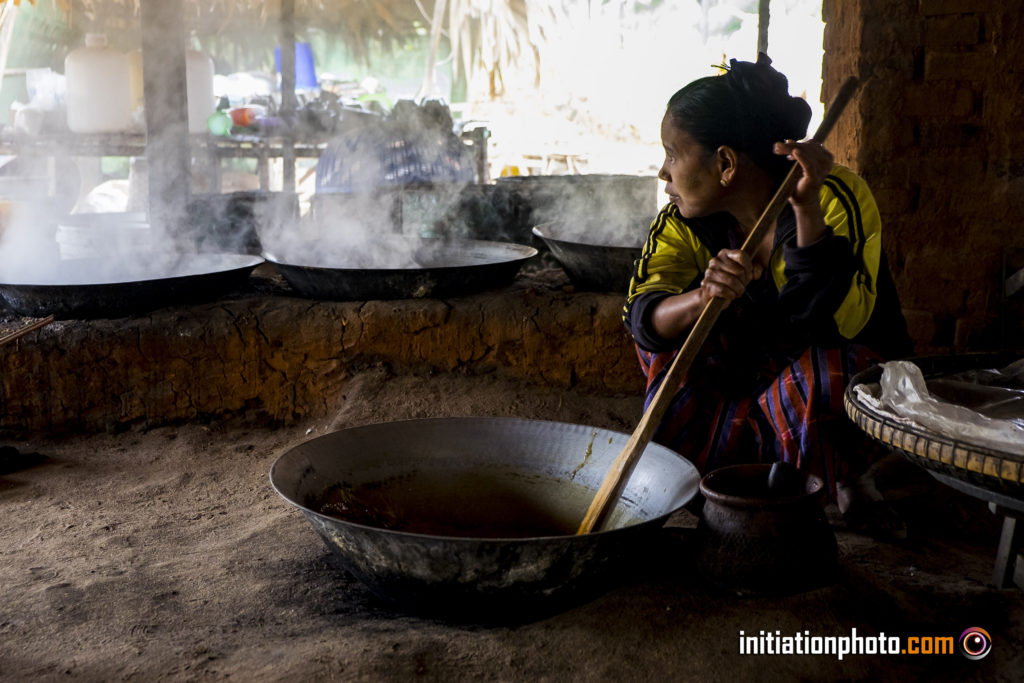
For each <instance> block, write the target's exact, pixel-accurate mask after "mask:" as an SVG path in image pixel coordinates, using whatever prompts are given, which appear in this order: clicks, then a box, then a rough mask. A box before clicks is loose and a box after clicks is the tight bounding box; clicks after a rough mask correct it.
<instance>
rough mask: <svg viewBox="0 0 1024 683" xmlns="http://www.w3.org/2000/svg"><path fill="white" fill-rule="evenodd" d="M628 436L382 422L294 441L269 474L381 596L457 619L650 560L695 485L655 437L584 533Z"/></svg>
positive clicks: (578, 589) (539, 609)
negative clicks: (582, 526) (593, 528)
mask: <svg viewBox="0 0 1024 683" xmlns="http://www.w3.org/2000/svg"><path fill="white" fill-rule="evenodd" d="M628 439H629V435H628V434H622V433H619V432H613V431H609V430H606V429H598V428H596V427H588V426H585V425H576V424H568V423H561V422H547V421H540V420H520V419H510V418H472V417H471V418H431V419H422V420H407V421H400V422H388V423H379V424H373V425H365V426H361V427H353V428H350V429H345V430H341V431H338V432H333V433H330V434H326V435H323V436H320V437H316V438H314V439H311V440H309V441H307V442H305V443H303V444H300V445H299V446H296V447H295V448H292V449H290V450H289V451H287V452H286V453H284V454H283V455H281V457H280V458H278V460H277V462H275V463H274V466H273V468H272V469H271V471H270V482H271V484H272V485H273V487H274V488H275V489H276V490H277V492H278V493H279V494H280V495H281V496H282V497H283V498H284V499H285V500H286V501H288V502H289V503H291V504H292V505H294V506H296V507H298V508H299V509H300V510H301V511H302V512H303V514H304V515H305V517H306V519H307V520H308V521H309V522H310V524H311V525H312V526H313V528H314V529H315V530H316V532H317V534H319V536H320V537H321V539H322V540H323V541H324V542H325V543H326V544H327V547H328V548H330V550H331V551H332V552H333V553H334V554H335V555H336V556H337V558H338V559H339V560H340V562H341V563H342V564H343V565H344V566H345V568H346V569H348V570H349V571H350V572H351V573H352V574H353V575H355V576H356V577H357V578H358V579H359V580H360V581H362V582H363V583H364V584H365V585H366V586H367V587H368V588H369V589H370V590H371V591H373V593H375V594H376V595H377V596H378V597H379V598H381V599H382V600H384V601H386V602H387V603H389V604H391V605H393V606H395V607H399V608H401V609H406V610H410V611H415V612H425V613H429V614H432V615H434V616H438V617H451V618H457V619H471V620H478V619H480V620H495V619H497V620H501V619H504V618H513V617H516V618H518V617H520V616H527V617H529V616H535V615H537V614H539V613H543V612H547V611H549V610H555V609H564V608H566V607H567V606H571V605H572V604H577V603H578V602H579V601H582V600H584V599H588V598H592V597H595V596H596V595H597V594H599V593H600V592H601V591H603V590H606V589H608V588H610V587H611V586H612V585H614V584H615V583H616V582H617V581H620V580H622V578H624V574H623V572H625V571H627V570H628V569H630V568H636V567H639V566H643V565H644V560H642V559H641V557H642V556H643V555H644V554H645V553H647V552H650V551H651V550H652V549H653V548H655V547H657V546H658V541H659V538H660V533H659V529H660V527H662V526H663V525H664V523H665V522H666V520H667V519H668V517H669V516H670V515H671V514H672V513H673V512H675V511H677V510H679V509H680V508H681V507H682V506H684V505H685V504H686V503H688V502H689V501H690V500H691V498H692V497H693V496H694V495H695V494H696V492H697V486H698V483H699V479H700V477H699V475H698V474H697V470H696V468H694V466H693V465H692V464H691V463H690V462H689V461H688V460H685V459H684V458H683V457H682V456H680V455H678V454H677V453H675V452H674V451H671V450H669V449H668V448H665V447H664V446H660V445H658V444H651V445H649V446H648V447H647V450H646V452H645V453H644V457H643V458H642V459H641V460H640V461H639V463H638V464H637V467H636V470H635V471H634V472H633V474H632V476H631V477H630V480H629V483H628V484H627V485H626V487H625V490H624V492H623V494H622V496H621V498H620V499H619V501H618V504H617V506H616V508H615V510H613V511H612V512H611V514H610V515H609V517H608V521H607V524H606V525H605V530H603V531H600V532H596V533H591V534H584V535H577V534H576V533H575V528H576V526H577V525H578V524H579V520H580V519H582V517H583V514H584V513H585V512H586V509H587V505H588V504H589V502H590V500H591V499H592V498H593V495H594V491H595V490H596V489H597V487H598V486H600V484H601V480H602V478H603V477H604V474H605V472H606V471H607V468H608V466H609V465H610V463H611V461H612V460H613V459H614V458H615V456H616V455H617V454H618V452H619V451H620V450H621V449H622V447H623V446H624V445H625V443H626V441H627V440H628ZM660 540H662V541H664V540H665V539H664V538H661V539H660Z"/></svg>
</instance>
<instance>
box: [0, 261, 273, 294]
mask: <svg viewBox="0 0 1024 683" xmlns="http://www.w3.org/2000/svg"><path fill="white" fill-rule="evenodd" d="M188 256H211V257H212V256H218V257H225V256H228V257H237V258H238V259H239V261H240V263H237V264H230V265H228V266H225V267H222V268H210V269H207V270H203V271H200V272H196V273H187V274H182V273H171V274H169V275H163V276H160V277H146V278H141V279H135V280H107V281H104V282H60V283H57V282H47V283H33V282H0V287H19V288H32V289H35V290H37V291H43V290H48V289H64V288H67V287H74V288H76V289H84V288H97V287H116V286H119V285H128V286H132V285H139V284H144V283H149V282H167V281H171V280H180V279H184V278H195V277H203V276H207V275H218V274H222V273H231V272H235V271H242V270H245V269H255V268H256V267H257V266H259V265H260V264H262V263H264V262H266V259H265V258H263V257H262V256H257V255H253V254H234V253H229V252H223V253H222V252H208V253H207V252H202V253H199V254H185V255H183V257H188ZM65 260H69V261H71V260H75V259H65ZM242 261H244V263H242Z"/></svg>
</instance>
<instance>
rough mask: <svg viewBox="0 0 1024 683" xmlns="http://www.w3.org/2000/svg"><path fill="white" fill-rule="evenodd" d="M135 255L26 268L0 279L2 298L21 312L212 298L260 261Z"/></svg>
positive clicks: (125, 310) (120, 308)
mask: <svg viewBox="0 0 1024 683" xmlns="http://www.w3.org/2000/svg"><path fill="white" fill-rule="evenodd" d="M137 256H138V257H139V258H138V259H137V260H136V261H130V260H128V259H123V258H121V259H99V258H81V259H65V260H62V261H60V262H59V263H58V264H56V267H55V268H52V269H47V271H48V272H43V271H42V270H40V271H38V273H36V274H32V273H31V272H27V273H24V274H19V275H18V276H17V277H15V278H12V279H14V280H15V281H14V282H6V283H0V299H2V300H3V302H4V303H5V304H6V306H7V308H9V309H10V310H12V311H13V312H15V313H17V314H19V315H24V316H31V317H41V316H47V315H54V316H56V317H57V318H116V317H121V316H124V315H130V314H135V313H142V312H146V311H151V310H153V309H156V308H160V307H163V306H169V305H174V304H183V303H194V302H197V301H204V300H210V299H214V298H216V297H218V296H220V295H223V294H225V293H227V292H229V291H231V290H232V289H234V288H236V287H240V286H241V285H243V284H244V283H245V281H246V280H247V279H248V278H249V275H250V273H252V271H253V269H254V268H255V267H256V266H258V265H259V264H260V263H262V262H263V259H262V258H261V257H259V256H250V255H245V254H189V255H187V256H179V257H175V258H173V259H171V258H168V257H166V256H161V255H155V254H148V256H147V255H146V254H145V253H139V254H137Z"/></svg>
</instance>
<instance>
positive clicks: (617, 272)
mask: <svg viewBox="0 0 1024 683" xmlns="http://www.w3.org/2000/svg"><path fill="white" fill-rule="evenodd" d="M651 220H652V219H651V218H649V217H641V218H637V219H636V220H631V221H620V222H617V223H613V222H608V221H600V222H598V221H590V223H589V224H588V223H577V224H572V225H568V224H565V223H543V224H541V225H537V226H535V227H534V228H533V234H534V235H535V236H536V237H539V238H540V239H541V240H542V241H543V242H544V244H545V245H546V246H547V247H548V249H550V250H551V253H552V254H553V255H554V257H555V258H556V259H557V260H558V262H559V263H560V264H561V265H562V268H563V269H564V270H565V272H566V274H567V275H568V276H569V279H570V280H571V281H572V283H573V284H574V285H576V287H578V288H580V289H584V290H588V291H597V292H625V291H626V290H627V289H628V288H629V279H630V277H632V275H633V268H634V264H635V262H636V260H637V259H638V258H640V253H641V251H642V250H643V243H644V239H645V238H646V237H647V228H648V226H650V224H651Z"/></svg>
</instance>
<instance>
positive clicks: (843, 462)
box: [637, 344, 884, 500]
mask: <svg viewBox="0 0 1024 683" xmlns="http://www.w3.org/2000/svg"><path fill="white" fill-rule="evenodd" d="M637 353H638V355H639V357H640V364H641V367H642V369H643V371H644V374H645V375H646V376H647V393H646V398H645V401H644V408H645V409H646V408H647V406H648V405H650V402H651V400H652V399H653V398H654V395H655V394H656V393H657V391H658V389H659V388H660V386H661V382H662V380H663V379H664V377H665V374H666V373H667V371H668V367H669V365H671V362H672V359H673V358H674V357H675V352H671V353H650V352H647V351H643V350H642V349H640V348H639V347H638V348H637ZM879 360H880V359H879V358H878V356H876V355H875V354H874V353H872V352H871V351H870V350H868V349H867V348H865V347H863V346H859V345H856V344H849V345H846V346H843V347H840V348H819V347H811V348H810V349H808V350H807V351H805V352H804V353H803V355H801V356H800V357H799V358H798V359H797V360H795V361H793V362H791V363H790V364H789V365H784V364H780V363H776V362H774V361H771V360H765V361H764V363H763V364H762V366H761V367H759V368H756V369H755V370H754V372H753V375H754V376H753V377H750V376H749V375H748V376H744V377H743V381H742V384H743V386H742V387H739V386H737V382H733V381H730V379H729V373H728V372H725V373H723V372H718V371H716V369H720V368H721V367H722V365H723V364H722V363H721V362H720V361H719V360H717V359H715V358H709V357H707V356H698V358H697V359H696V360H695V361H694V364H693V366H692V367H691V368H690V372H689V375H688V376H687V378H686V380H685V381H684V382H683V383H682V385H681V386H680V387H679V389H678V391H677V392H676V394H675V396H674V397H673V399H672V403H671V405H670V406H669V409H668V411H667V412H666V414H665V417H664V418H663V419H662V422H661V424H660V425H659V426H658V429H657V431H656V432H655V434H654V441H656V442H657V443H660V444H663V445H665V446H667V447H669V448H671V449H673V450H675V451H676V452H677V453H680V454H681V455H683V456H684V457H685V458H687V459H688V460H690V461H691V462H693V463H694V465H696V466H697V469H698V471H699V472H700V473H701V474H702V475H703V474H705V473H707V472H710V471H712V470H714V469H717V468H719V467H723V466H726V465H735V464H741V463H756V462H762V463H765V462H775V461H776V460H783V461H786V462H789V463H792V464H794V465H795V466H796V467H798V468H799V469H801V470H807V471H809V472H812V473H814V474H817V475H818V476H820V477H821V478H822V480H823V481H824V482H825V484H826V486H827V488H828V492H829V498H830V499H831V500H834V499H835V489H836V484H837V483H841V482H844V481H846V480H848V479H849V478H852V477H855V476H857V475H859V474H861V473H863V472H864V471H865V470H866V469H867V468H868V466H869V465H870V464H871V462H873V461H874V460H876V459H878V458H879V457H881V456H882V455H884V451H882V449H881V448H879V447H878V446H877V444H875V443H874V442H873V441H872V440H871V439H869V438H868V437H867V436H866V435H864V434H863V433H862V432H861V431H860V430H859V429H857V427H856V426H855V425H854V424H853V423H852V422H851V421H850V420H849V418H848V417H847V416H846V413H845V412H844V410H843V392H844V390H845V389H846V385H847V383H848V382H849V380H850V377H852V376H853V375H854V374H856V373H857V372H859V371H861V370H863V369H865V368H868V367H870V366H871V365H873V364H874V363H877V362H878V361H879Z"/></svg>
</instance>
